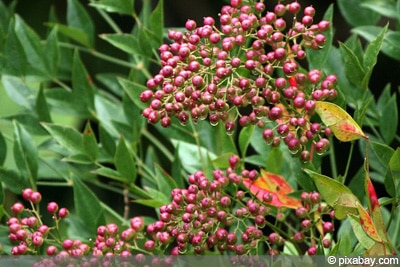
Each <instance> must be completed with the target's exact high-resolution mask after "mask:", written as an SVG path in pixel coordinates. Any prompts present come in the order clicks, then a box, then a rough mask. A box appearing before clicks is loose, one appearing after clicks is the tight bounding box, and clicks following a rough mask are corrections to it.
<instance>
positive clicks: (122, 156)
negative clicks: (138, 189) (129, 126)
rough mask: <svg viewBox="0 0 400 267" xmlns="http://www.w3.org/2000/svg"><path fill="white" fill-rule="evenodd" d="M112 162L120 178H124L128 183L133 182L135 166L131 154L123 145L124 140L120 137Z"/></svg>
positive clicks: (124, 144)
mask: <svg viewBox="0 0 400 267" xmlns="http://www.w3.org/2000/svg"><path fill="white" fill-rule="evenodd" d="M114 161H115V167H116V168H117V171H118V172H119V173H120V174H121V176H122V177H123V178H125V179H126V181H127V182H128V183H133V182H135V179H136V165H135V162H134V161H133V157H132V154H131V152H130V151H129V149H128V147H127V145H126V143H125V139H124V137H122V136H121V138H120V140H119V143H118V146H117V150H116V152H115V157H114Z"/></svg>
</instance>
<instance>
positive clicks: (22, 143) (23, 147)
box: [14, 121, 38, 188]
mask: <svg viewBox="0 0 400 267" xmlns="http://www.w3.org/2000/svg"><path fill="white" fill-rule="evenodd" d="M14 160H15V164H16V165H17V167H18V169H19V171H20V172H21V174H22V175H23V177H26V178H27V179H28V181H29V183H30V186H31V187H32V188H36V179H37V175H38V152H37V149H36V145H35V143H34V141H33V140H32V137H31V136H30V135H29V133H28V132H27V131H26V130H25V129H24V127H23V126H22V125H20V124H19V123H18V122H15V121H14Z"/></svg>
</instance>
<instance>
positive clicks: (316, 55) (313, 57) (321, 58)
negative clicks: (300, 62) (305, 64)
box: [306, 4, 333, 69]
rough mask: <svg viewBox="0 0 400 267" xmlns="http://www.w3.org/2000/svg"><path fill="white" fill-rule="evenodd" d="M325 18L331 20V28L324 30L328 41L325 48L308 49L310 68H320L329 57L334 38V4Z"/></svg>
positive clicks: (327, 11)
mask: <svg viewBox="0 0 400 267" xmlns="http://www.w3.org/2000/svg"><path fill="white" fill-rule="evenodd" d="M323 19H324V20H327V21H329V22H330V25H331V26H330V27H329V29H328V30H327V31H326V32H324V35H325V37H326V42H325V45H324V47H323V48H321V49H318V50H314V49H307V50H306V51H307V59H308V61H309V68H310V69H320V68H322V67H323V66H324V64H325V62H326V60H327V59H328V56H329V52H330V49H331V47H332V40H333V26H332V19H333V4H331V5H330V6H329V8H328V9H327V10H326V12H325V14H324V18H323Z"/></svg>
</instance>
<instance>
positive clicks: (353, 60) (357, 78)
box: [340, 43, 365, 85]
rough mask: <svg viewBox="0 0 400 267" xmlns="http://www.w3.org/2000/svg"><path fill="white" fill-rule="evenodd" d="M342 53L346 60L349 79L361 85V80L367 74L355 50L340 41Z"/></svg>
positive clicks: (345, 64) (345, 65)
mask: <svg viewBox="0 0 400 267" xmlns="http://www.w3.org/2000/svg"><path fill="white" fill-rule="evenodd" d="M340 53H341V54H342V58H343V60H344V67H345V72H346V76H347V78H348V79H349V81H350V82H351V83H353V84H355V85H361V81H362V80H363V78H364V76H365V71H364V70H363V67H362V65H361V63H360V61H359V60H358V58H357V56H356V55H355V54H354V52H353V51H351V50H350V48H348V47H347V46H346V45H345V44H344V43H340Z"/></svg>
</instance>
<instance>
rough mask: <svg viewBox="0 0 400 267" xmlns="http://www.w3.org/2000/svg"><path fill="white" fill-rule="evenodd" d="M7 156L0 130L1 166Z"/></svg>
mask: <svg viewBox="0 0 400 267" xmlns="http://www.w3.org/2000/svg"><path fill="white" fill-rule="evenodd" d="M6 156H7V143H6V140H5V139H4V136H3V134H2V133H1V132H0V166H3V164H4V161H5V160H6Z"/></svg>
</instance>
